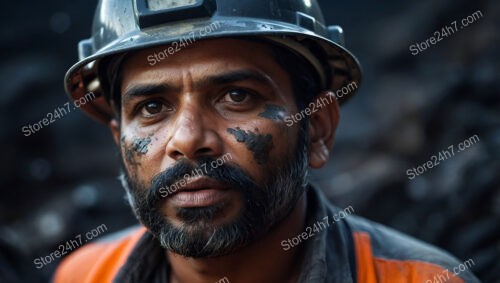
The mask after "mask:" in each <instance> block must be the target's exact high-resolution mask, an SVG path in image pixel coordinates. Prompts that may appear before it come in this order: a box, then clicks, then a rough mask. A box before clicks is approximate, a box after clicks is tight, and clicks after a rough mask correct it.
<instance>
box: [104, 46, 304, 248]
mask: <svg viewBox="0 0 500 283" xmlns="http://www.w3.org/2000/svg"><path fill="white" fill-rule="evenodd" d="M167 47H168V46H167ZM163 50H165V47H162V48H154V49H148V50H145V51H140V52H137V53H134V54H132V55H130V56H129V57H128V58H127V60H126V61H125V62H124V64H123V65H122V72H123V81H122V85H121V93H122V106H121V121H120V123H119V124H120V127H119V128H118V127H115V130H114V134H115V136H116V137H117V138H119V140H120V145H121V153H122V159H123V163H124V167H125V168H124V169H125V178H124V180H125V184H126V188H127V192H128V195H129V198H130V201H131V204H132V206H133V208H134V212H135V214H136V215H137V217H138V218H139V219H140V221H141V222H142V223H143V224H144V225H145V226H146V227H147V228H148V229H149V230H150V231H151V232H152V233H153V234H154V235H155V236H156V237H158V238H159V240H160V242H161V243H162V245H163V246H165V247H166V248H168V249H169V250H171V251H173V252H176V253H178V254H181V255H184V256H188V257H211V256H220V255H224V254H228V253H231V252H234V251H235V250H236V249H238V248H240V247H243V246H246V245H248V244H250V243H251V242H253V241H255V240H256V239H258V238H259V237H260V236H262V235H263V234H265V233H266V232H267V231H269V230H270V228H272V227H274V226H275V225H276V224H278V223H279V221H281V220H282V219H283V218H284V217H286V216H287V215H288V214H289V213H290V211H291V210H292V209H293V208H294V206H295V204H296V203H297V201H298V199H299V198H300V196H301V195H302V193H303V191H304V184H305V179H306V173H307V164H308V162H307V154H306V147H307V141H306V139H307V138H306V136H307V134H306V133H305V131H304V127H303V125H302V124H297V125H293V126H291V127H288V126H286V124H285V121H284V118H285V117H286V116H288V115H291V114H294V113H297V111H298V109H297V107H296V103H295V98H294V94H293V91H292V86H291V79H290V77H289V76H288V74H287V72H286V71H285V70H283V69H282V68H281V67H280V65H279V64H278V63H277V62H276V61H275V59H274V58H273V54H272V52H271V49H270V48H269V47H267V46H266V45H265V44H263V43H256V42H251V41H242V40H236V39H219V40H209V41H202V42H197V43H194V44H191V45H190V46H188V47H186V48H184V49H182V50H181V51H179V52H177V53H175V54H174V55H169V57H168V58H167V59H165V60H163V61H160V62H157V63H156V64H154V65H150V62H151V61H148V60H147V58H148V56H150V55H154V54H155V53H159V52H163ZM112 128H113V127H112ZM222 156H225V158H224V159H222V158H221V157H222ZM217 158H219V160H218V161H219V162H218V163H217V162H214V161H216V160H217ZM221 164H222V165H221Z"/></svg>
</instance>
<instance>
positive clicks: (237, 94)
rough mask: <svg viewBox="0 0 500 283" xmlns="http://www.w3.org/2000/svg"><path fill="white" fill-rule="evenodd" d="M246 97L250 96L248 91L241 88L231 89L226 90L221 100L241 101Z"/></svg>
mask: <svg viewBox="0 0 500 283" xmlns="http://www.w3.org/2000/svg"><path fill="white" fill-rule="evenodd" d="M248 98H250V94H249V92H248V91H246V90H243V89H233V90H230V91H228V92H227V94H226V95H225V96H224V97H223V99H222V100H223V101H225V102H233V103H242V102H244V101H246V100H247V99H248Z"/></svg>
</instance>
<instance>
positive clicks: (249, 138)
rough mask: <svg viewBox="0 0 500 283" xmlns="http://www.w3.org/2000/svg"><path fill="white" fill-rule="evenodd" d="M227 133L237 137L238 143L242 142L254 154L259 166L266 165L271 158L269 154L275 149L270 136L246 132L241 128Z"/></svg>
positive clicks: (228, 130) (230, 129)
mask: <svg viewBox="0 0 500 283" xmlns="http://www.w3.org/2000/svg"><path fill="white" fill-rule="evenodd" d="M227 132H228V133H230V134H231V135H233V136H235V138H236V141H238V142H242V143H244V144H245V146H246V147H247V148H248V150H250V151H251V152H253V156H254V158H255V160H256V161H257V163H258V164H261V165H262V164H264V163H266V162H267V160H268V158H269V152H270V151H271V149H272V148H273V136H272V135H270V134H266V135H260V134H256V133H254V132H252V131H250V130H248V131H246V132H245V131H244V130H241V129H240V128H239V127H238V128H236V129H232V128H229V129H227Z"/></svg>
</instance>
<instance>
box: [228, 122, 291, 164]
mask: <svg viewBox="0 0 500 283" xmlns="http://www.w3.org/2000/svg"><path fill="white" fill-rule="evenodd" d="M268 114H269V113H268ZM269 115H271V114H269ZM280 115H281V114H280ZM226 132H227V133H228V134H229V135H230V141H231V142H232V143H233V144H235V147H237V148H238V149H239V151H240V152H241V151H242V148H244V150H245V152H247V153H249V154H251V158H252V160H253V161H254V162H255V163H257V164H258V165H259V166H266V165H272V164H276V162H275V161H276V160H283V159H284V158H285V157H287V155H288V154H290V152H291V149H292V148H290V147H291V146H294V145H295V140H296V139H297V135H296V131H295V130H294V129H293V128H289V127H287V126H286V125H285V123H284V122H283V121H281V120H274V119H264V118H263V119H258V120H256V121H255V122H253V123H249V124H246V125H242V124H238V125H232V127H228V128H227V129H226Z"/></svg>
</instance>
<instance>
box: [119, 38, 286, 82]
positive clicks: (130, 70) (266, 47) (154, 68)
mask: <svg viewBox="0 0 500 283" xmlns="http://www.w3.org/2000/svg"><path fill="white" fill-rule="evenodd" d="M169 48H170V49H169ZM172 50H173V51H174V52H171V51H172ZM221 69H225V70H228V69H254V70H258V71H261V72H264V73H266V74H268V75H270V76H278V77H280V76H283V73H284V70H282V69H281V67H280V66H279V64H278V63H277V61H276V59H275V57H274V54H273V49H272V47H271V45H270V44H267V43H264V42H257V41H252V40H250V39H248V40H243V39H209V40H203V41H197V42H194V43H191V44H188V45H186V46H185V47H178V46H177V49H176V47H173V46H172V45H170V44H169V45H164V46H158V47H154V48H149V49H145V50H140V51H137V52H134V53H132V54H130V55H128V56H127V59H126V60H125V62H124V64H123V65H122V71H123V75H124V76H123V79H124V81H123V82H124V83H125V82H130V81H138V80H143V79H147V80H152V79H155V78H157V79H160V78H164V73H165V72H172V73H178V72H180V71H181V70H182V71H189V72H191V73H192V74H193V75H194V76H196V73H206V72H218V71H219V70H221ZM285 73H286V72H285Z"/></svg>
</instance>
